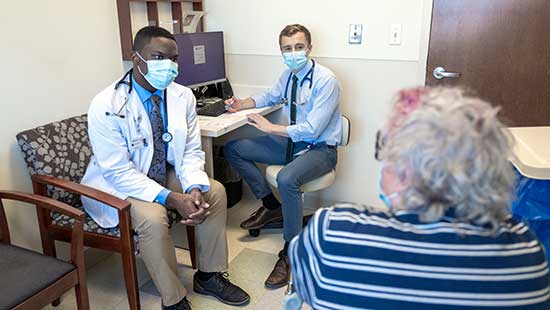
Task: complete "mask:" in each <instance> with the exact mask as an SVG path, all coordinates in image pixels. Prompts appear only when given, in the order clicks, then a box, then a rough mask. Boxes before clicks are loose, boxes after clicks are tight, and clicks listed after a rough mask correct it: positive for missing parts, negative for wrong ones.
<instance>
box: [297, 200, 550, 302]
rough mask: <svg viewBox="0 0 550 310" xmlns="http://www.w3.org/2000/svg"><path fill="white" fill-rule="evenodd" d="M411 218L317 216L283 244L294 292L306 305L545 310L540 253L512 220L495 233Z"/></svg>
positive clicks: (344, 209)
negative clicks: (290, 269) (287, 249)
mask: <svg viewBox="0 0 550 310" xmlns="http://www.w3.org/2000/svg"><path fill="white" fill-rule="evenodd" d="M451 213H452V212H449V213H448V214H447V216H446V217H444V218H443V219H442V220H440V221H438V222H435V223H423V222H421V221H420V220H419V216H418V214H416V213H414V212H411V211H399V212H396V213H394V214H388V213H384V212H381V211H379V210H378V211H375V210H371V209H369V208H365V207H358V206H354V205H339V206H336V207H332V208H328V209H322V210H319V211H318V212H317V213H316V214H315V216H314V217H313V218H312V219H311V221H310V223H309V225H308V226H307V227H306V228H305V229H304V231H303V232H302V233H301V234H300V235H299V236H297V237H296V238H294V240H292V242H291V244H290V247H289V258H290V262H291V266H292V274H293V278H294V283H295V286H296V290H297V292H298V294H299V295H300V296H301V297H302V299H304V301H305V302H307V303H308V304H309V305H311V306H312V307H313V308H314V309H338V310H345V309H550V301H549V288H548V278H549V277H548V266H547V262H546V258H545V256H544V249H543V247H542V246H541V244H540V243H539V241H538V240H537V238H536V237H535V235H534V234H533V233H532V232H531V231H530V230H529V229H528V227H527V226H525V225H524V224H523V223H520V222H516V221H515V220H513V219H511V218H510V220H509V221H508V222H507V223H505V225H502V227H501V228H500V229H499V230H498V232H497V233H496V235H495V234H494V233H493V234H491V231H490V230H489V229H487V228H484V227H480V226H475V225H470V224H465V223H456V222H454V220H453V216H452V214H451Z"/></svg>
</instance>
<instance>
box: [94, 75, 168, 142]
mask: <svg viewBox="0 0 550 310" xmlns="http://www.w3.org/2000/svg"><path fill="white" fill-rule="evenodd" d="M132 71H133V69H130V70H128V72H126V73H125V74H124V76H123V77H122V78H121V79H120V80H119V81H118V82H117V83H116V84H115V89H114V91H113V95H112V97H111V105H112V106H113V107H114V106H115V103H114V101H115V99H116V98H115V97H116V93H117V91H118V89H119V88H120V86H122V85H126V88H127V92H126V95H125V96H124V103H123V104H122V105H121V106H120V108H119V109H118V111H117V112H116V113H112V112H108V111H107V112H105V115H106V116H114V117H118V118H120V119H125V118H126V115H124V114H122V110H124V108H125V107H126V106H127V105H128V100H130V94H131V93H132V90H134V85H133V83H132V79H131V78H130V76H131V74H132ZM167 103H168V97H167V95H166V89H165V90H164V111H166V109H167V106H168V105H167ZM172 138H173V136H172V134H171V133H170V132H168V116H166V124H164V132H163V133H162V141H163V142H164V143H168V142H170V141H172Z"/></svg>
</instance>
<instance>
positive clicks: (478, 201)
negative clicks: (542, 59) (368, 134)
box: [289, 88, 550, 310]
mask: <svg viewBox="0 0 550 310" xmlns="http://www.w3.org/2000/svg"><path fill="white" fill-rule="evenodd" d="M394 107H395V108H394V110H393V112H392V114H391V116H390V118H389V120H388V122H387V124H386V126H385V129H384V130H383V132H382V134H381V136H382V139H383V141H384V143H383V147H382V148H381V150H380V151H381V152H380V158H381V160H382V161H383V163H382V168H381V171H380V196H381V198H382V200H383V201H384V202H385V203H386V205H387V206H388V209H387V210H383V211H380V210H375V209H372V208H368V207H360V206H356V205H337V206H334V207H331V208H328V209H322V210H319V211H318V212H317V213H316V214H315V216H314V218H313V219H312V220H311V221H310V223H309V225H308V226H307V228H306V229H305V230H304V231H303V232H302V234H301V235H299V236H298V237H296V238H295V239H294V240H293V241H292V243H291V245H290V250H289V257H290V260H291V266H292V273H293V278H294V285H295V287H296V290H297V293H298V295H299V296H300V297H301V298H302V299H304V300H305V301H306V302H307V303H308V304H310V305H311V306H312V307H313V308H314V309H339V310H340V309H465V308H474V309H550V301H549V288H548V266H547V262H546V258H545V256H544V249H543V247H542V245H541V244H540V243H539V241H538V240H537V239H536V237H535V235H534V234H533V233H532V232H531V231H530V230H529V228H528V227H527V226H525V225H524V224H523V223H520V222H517V221H515V220H514V219H512V217H511V216H510V213H509V210H508V209H509V203H510V198H511V193H512V192H513V183H514V173H513V170H512V167H511V166H510V164H509V163H508V161H507V156H508V154H509V152H510V141H511V140H510V139H509V138H508V134H507V133H506V130H505V129H504V128H503V126H502V124H501V123H500V122H499V120H498V119H497V117H496V114H497V112H498V109H497V108H493V107H491V105H490V104H488V103H486V102H484V101H482V100H480V99H477V98H474V97H470V96H466V95H465V94H464V93H463V92H462V91H460V90H457V89H450V88H436V89H427V88H419V89H413V90H406V91H402V92H401V93H400V94H399V96H398V100H397V102H396V104H395V105H394Z"/></svg>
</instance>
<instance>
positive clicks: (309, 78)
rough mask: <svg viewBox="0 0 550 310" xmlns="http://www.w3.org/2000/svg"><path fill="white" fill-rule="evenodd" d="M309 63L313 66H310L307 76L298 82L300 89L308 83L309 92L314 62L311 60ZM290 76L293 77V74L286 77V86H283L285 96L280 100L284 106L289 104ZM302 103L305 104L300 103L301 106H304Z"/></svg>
mask: <svg viewBox="0 0 550 310" xmlns="http://www.w3.org/2000/svg"><path fill="white" fill-rule="evenodd" d="M311 62H313V65H312V66H311V69H309V71H308V72H307V74H306V75H305V76H304V78H303V79H302V81H301V82H300V89H301V88H302V86H304V83H305V82H308V81H309V89H310V90H311V87H312V85H313V71H314V70H315V60H313V59H311ZM292 75H294V73H293V72H290V74H289V75H288V79H287V80H286V86H285V96H284V97H283V99H282V100H281V103H282V104H285V105H286V104H287V103H288V102H289V101H288V86H289V85H290V80H292ZM304 103H305V102H302V103H301V104H304Z"/></svg>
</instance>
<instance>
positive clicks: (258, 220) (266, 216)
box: [241, 206, 283, 229]
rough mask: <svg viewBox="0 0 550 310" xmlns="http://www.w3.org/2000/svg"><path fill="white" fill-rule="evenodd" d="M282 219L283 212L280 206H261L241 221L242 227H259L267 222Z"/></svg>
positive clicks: (280, 220)
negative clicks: (268, 207) (273, 207)
mask: <svg viewBox="0 0 550 310" xmlns="http://www.w3.org/2000/svg"><path fill="white" fill-rule="evenodd" d="M282 221H283V212H282V210H281V208H277V209H274V210H269V209H267V208H266V207H264V206H261V207H260V208H259V209H258V210H256V212H254V213H252V214H251V215H250V217H249V218H248V219H246V220H245V221H244V222H242V223H241V228H242V229H260V228H262V227H264V226H265V225H266V224H269V223H276V222H282Z"/></svg>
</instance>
